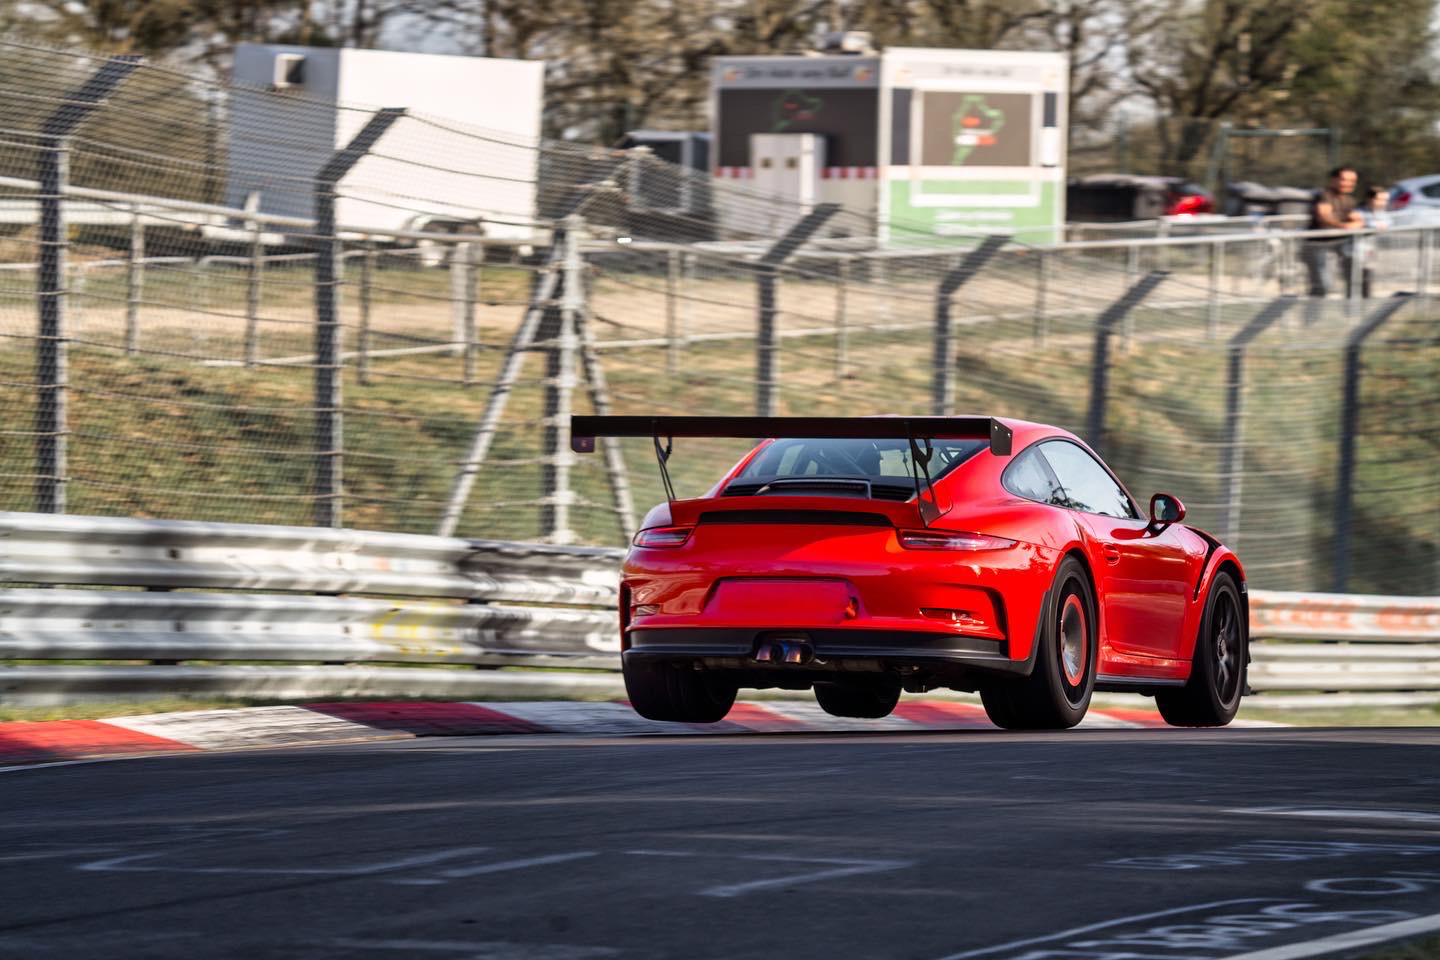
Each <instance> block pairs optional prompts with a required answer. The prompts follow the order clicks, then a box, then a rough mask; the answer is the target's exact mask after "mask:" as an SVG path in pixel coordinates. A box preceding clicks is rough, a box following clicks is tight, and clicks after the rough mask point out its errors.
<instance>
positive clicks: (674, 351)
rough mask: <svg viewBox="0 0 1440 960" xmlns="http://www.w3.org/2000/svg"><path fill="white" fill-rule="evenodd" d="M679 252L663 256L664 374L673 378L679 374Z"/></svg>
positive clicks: (680, 261) (681, 268) (680, 255)
mask: <svg viewBox="0 0 1440 960" xmlns="http://www.w3.org/2000/svg"><path fill="white" fill-rule="evenodd" d="M683 256H684V254H682V253H681V252H680V251H679V250H668V251H666V254H665V373H666V374H667V375H668V376H670V377H675V376H677V375H678V374H679V372H680V336H681V333H680V330H681V318H680V280H681V275H682V271H683V269H684V267H683V262H682V260H681V258H682V257H683Z"/></svg>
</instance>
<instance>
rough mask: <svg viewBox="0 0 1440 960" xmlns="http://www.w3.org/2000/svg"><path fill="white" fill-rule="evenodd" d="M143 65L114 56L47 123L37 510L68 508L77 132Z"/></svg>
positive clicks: (43, 137) (42, 161)
mask: <svg viewBox="0 0 1440 960" xmlns="http://www.w3.org/2000/svg"><path fill="white" fill-rule="evenodd" d="M139 65H140V58H139V57H138V56H122V57H111V58H110V59H109V60H106V61H105V62H104V63H103V64H101V66H100V68H99V69H98V70H96V71H95V72H94V73H93V74H91V76H90V78H89V79H88V80H86V81H85V82H84V83H83V84H81V85H80V86H79V87H78V88H76V89H74V90H72V91H70V92H69V93H67V94H65V95H64V98H63V100H62V101H61V105H60V106H59V107H57V108H56V109H55V110H54V112H52V113H51V114H50V115H49V116H48V117H46V118H45V121H44V123H43V124H42V125H41V128H40V157H39V170H38V173H39V176H38V177H37V179H38V180H39V187H40V190H39V199H40V263H39V269H38V270H37V271H36V273H35V302H36V312H37V321H38V322H37V329H36V344H35V382H36V397H35V400H36V402H35V510H36V512H38V513H64V512H65V483H66V481H67V479H68V473H69V463H68V452H69V451H68V449H67V438H68V434H69V432H70V430H69V417H68V409H67V407H68V388H69V382H68V361H69V357H68V351H67V345H68V343H69V338H68V334H67V331H66V329H65V306H66V304H65V294H66V290H65V283H66V266H67V265H66V260H67V258H68V254H69V247H70V238H69V233H68V231H67V229H66V223H65V191H66V189H67V188H68V187H69V180H70V134H71V133H73V132H74V131H75V128H76V127H78V126H79V125H80V124H81V123H82V122H83V121H84V120H85V118H86V117H88V116H89V115H90V114H91V112H92V111H94V109H95V108H96V107H97V106H99V105H100V104H101V103H102V102H103V101H104V99H105V97H106V96H107V95H109V93H110V92H111V91H112V90H114V89H115V87H116V86H118V85H119V84H120V82H121V81H122V80H124V79H125V78H126V77H128V76H129V75H130V73H131V72H132V71H133V70H134V69H135V68H136V67H138V66H139Z"/></svg>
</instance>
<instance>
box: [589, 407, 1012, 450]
mask: <svg viewBox="0 0 1440 960" xmlns="http://www.w3.org/2000/svg"><path fill="white" fill-rule="evenodd" d="M596 437H649V438H650V439H652V440H656V441H659V439H660V438H661V437H665V438H671V439H673V438H674V437H735V438H737V439H742V440H744V439H749V440H755V439H758V438H762V437H816V438H829V437H837V438H846V437H851V438H854V439H857V440H858V439H872V440H891V439H906V438H909V439H912V440H919V439H928V440H989V442H990V452H991V453H994V454H995V455H997V456H1001V457H1008V456H1009V455H1010V442H1011V430H1010V428H1009V427H1007V426H1005V424H1003V423H1001V422H1000V421H999V420H996V419H995V418H994V417H594V416H588V417H587V416H576V417H571V418H570V449H572V450H574V451H575V452H576V453H591V452H593V451H594V450H595V438H596Z"/></svg>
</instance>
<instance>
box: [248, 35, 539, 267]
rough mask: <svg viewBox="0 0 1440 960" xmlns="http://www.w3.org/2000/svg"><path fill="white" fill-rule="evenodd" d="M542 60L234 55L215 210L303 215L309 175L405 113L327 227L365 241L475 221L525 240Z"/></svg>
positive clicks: (344, 192) (274, 51)
mask: <svg viewBox="0 0 1440 960" xmlns="http://www.w3.org/2000/svg"><path fill="white" fill-rule="evenodd" d="M544 68H545V65H544V63H543V62H540V61H525V60H498V59H490V58H485V57H454V56H442V55H437V54H422V53H392V52H389V51H382V50H352V49H337V48H324V47H296V46H286V45H278V44H250V43H246V44H241V45H240V46H239V47H238V48H236V51H235V72H234V80H235V83H236V87H235V88H234V93H233V95H232V97H231V100H230V118H229V171H228V178H227V182H226V195H225V199H226V203H227V205H229V206H235V207H245V206H247V205H249V204H254V205H257V206H258V209H259V210H260V211H262V212H264V213H273V214H280V215H288V216H300V217H309V216H313V215H314V180H315V175H316V174H317V173H318V172H319V170H320V168H321V167H322V166H323V165H324V164H325V162H326V160H328V159H329V158H330V156H331V155H332V154H333V153H334V152H335V151H336V150H339V149H341V148H343V147H344V146H345V145H346V144H347V143H349V142H350V140H351V138H353V137H354V136H355V134H356V133H358V132H359V131H360V129H361V128H362V127H363V126H364V125H365V123H366V121H367V120H369V119H370V116H371V113H372V111H373V110H374V109H375V108H378V107H403V108H405V109H406V110H407V111H408V114H407V116H405V117H402V118H401V119H400V120H399V121H398V122H396V123H395V124H394V126H392V127H391V128H390V129H389V130H388V131H387V132H386V133H385V135H384V137H383V138H382V139H381V140H380V142H379V143H378V144H377V145H376V146H375V147H374V149H373V150H372V151H371V153H370V155H368V156H367V157H366V158H365V159H363V160H361V161H360V163H359V164H358V165H356V166H355V168H354V169H353V170H351V172H350V173H349V174H348V175H347V176H346V177H345V179H344V181H343V182H342V183H341V185H340V189H339V196H340V199H339V201H338V203H337V207H336V219H337V220H338V222H339V223H341V224H344V225H347V226H355V227H360V228H370V229H376V230H394V229H423V228H427V227H434V226H436V225H437V224H447V223H455V222H462V223H464V222H471V223H478V224H479V225H480V227H481V228H482V229H483V231H484V233H485V234H486V235H487V236H494V237H514V238H519V239H524V238H528V237H529V236H531V234H532V233H533V228H532V226H531V222H532V221H533V220H534V218H535V215H536V210H535V182H536V177H537V170H538V158H539V151H538V146H539V139H540V115H541V108H542V103H543V97H544Z"/></svg>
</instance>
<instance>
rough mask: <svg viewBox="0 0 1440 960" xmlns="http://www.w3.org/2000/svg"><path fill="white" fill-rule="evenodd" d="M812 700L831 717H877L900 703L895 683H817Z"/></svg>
mask: <svg viewBox="0 0 1440 960" xmlns="http://www.w3.org/2000/svg"><path fill="white" fill-rule="evenodd" d="M815 700H816V702H818V703H819V704H820V709H821V710H824V711H825V712H826V713H828V714H830V715H831V716H832V717H863V718H865V719H867V720H878V719H880V718H881V717H888V716H890V712H891V711H892V710H894V709H895V704H897V703H899V702H900V684H898V683H865V684H860V683H817V684H815Z"/></svg>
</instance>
